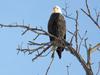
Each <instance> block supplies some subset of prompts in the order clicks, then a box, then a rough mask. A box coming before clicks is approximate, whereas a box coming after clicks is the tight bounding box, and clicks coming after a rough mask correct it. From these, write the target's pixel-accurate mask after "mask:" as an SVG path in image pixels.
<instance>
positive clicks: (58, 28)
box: [48, 6, 66, 59]
mask: <svg viewBox="0 0 100 75" xmlns="http://www.w3.org/2000/svg"><path fill="white" fill-rule="evenodd" d="M48 32H49V33H50V34H52V35H54V36H56V37H58V38H61V39H66V22H65V19H64V16H63V15H62V11H61V8H60V7H59V6H55V7H54V8H53V11H52V14H51V16H50V19H49V21H48ZM49 38H50V41H55V39H54V38H53V37H51V36H49ZM63 50H64V47H57V50H56V52H57V54H58V56H59V58H60V59H61V54H62V52H63Z"/></svg>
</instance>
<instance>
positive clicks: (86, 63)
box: [0, 0, 100, 75]
mask: <svg viewBox="0 0 100 75" xmlns="http://www.w3.org/2000/svg"><path fill="white" fill-rule="evenodd" d="M85 5H86V6H85V7H86V9H87V10H84V9H82V8H81V11H82V12H83V13H84V14H85V15H87V17H89V18H90V19H91V21H92V22H93V23H94V25H95V26H96V27H97V28H98V29H99V31H100V24H99V22H98V21H99V17H100V12H98V11H96V19H94V18H93V16H92V15H91V11H90V8H89V5H88V2H87V0H85ZM63 10H64V12H65V13H64V16H65V17H66V18H68V19H71V20H73V21H74V22H75V31H74V32H72V31H68V32H69V33H70V34H71V36H72V37H71V38H70V41H69V42H67V41H66V40H64V39H59V38H57V37H55V36H54V35H52V34H50V33H48V32H46V31H45V30H44V29H42V28H37V27H30V25H25V24H21V25H20V24H14V25H5V24H0V27H1V28H5V27H7V28H21V29H24V30H25V31H24V32H23V33H22V35H24V34H25V33H26V32H28V31H31V32H33V33H35V34H37V36H36V37H35V38H34V40H32V41H28V44H27V45H28V46H27V47H26V48H23V47H22V46H18V48H17V50H18V53H19V52H20V51H21V52H24V53H28V54H29V55H30V54H34V53H37V55H36V56H35V57H34V58H32V61H34V60H36V59H37V58H38V57H45V56H47V55H48V54H50V53H52V58H51V59H52V60H51V62H50V64H49V66H48V68H47V71H46V74H45V75H47V74H48V71H49V69H50V66H51V65H52V63H53V60H54V54H55V51H53V52H52V51H51V50H50V51H49V52H48V53H47V54H45V52H46V51H47V50H48V49H49V48H50V47H51V46H52V45H53V44H54V42H49V41H48V42H45V41H44V42H42V43H38V42H35V40H36V39H37V38H38V37H39V36H41V35H43V36H44V37H45V36H52V37H54V38H55V39H57V41H58V43H57V44H56V46H62V47H65V50H66V51H69V52H70V53H71V54H72V55H73V56H74V57H76V58H77V60H78V61H79V62H80V63H81V65H82V67H83V69H84V70H85V72H86V75H94V74H93V69H92V67H91V65H92V63H91V62H92V61H91V55H92V53H93V52H94V51H97V50H98V51H100V43H99V42H97V44H96V45H92V46H89V45H88V44H87V40H88V37H86V34H87V33H88V32H87V31H85V33H84V35H83V36H81V35H80V31H79V28H78V26H79V22H78V19H79V11H78V10H76V17H71V16H68V13H67V12H68V11H67V4H66V5H65V7H64V8H63ZM73 41H75V46H73ZM59 42H60V43H59ZM68 43H70V45H68ZM82 43H84V47H85V49H86V51H87V54H86V55H87V60H85V59H84V58H83V57H82V55H81V53H80V51H81V46H82ZM31 46H35V48H33V47H31ZM44 54H45V55H44ZM68 68H69V67H68V66H67V71H68ZM99 71H100V63H99V67H98V71H97V73H96V75H98V74H99ZM68 75H69V71H68Z"/></svg>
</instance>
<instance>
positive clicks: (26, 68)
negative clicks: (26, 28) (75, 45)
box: [0, 0, 100, 75]
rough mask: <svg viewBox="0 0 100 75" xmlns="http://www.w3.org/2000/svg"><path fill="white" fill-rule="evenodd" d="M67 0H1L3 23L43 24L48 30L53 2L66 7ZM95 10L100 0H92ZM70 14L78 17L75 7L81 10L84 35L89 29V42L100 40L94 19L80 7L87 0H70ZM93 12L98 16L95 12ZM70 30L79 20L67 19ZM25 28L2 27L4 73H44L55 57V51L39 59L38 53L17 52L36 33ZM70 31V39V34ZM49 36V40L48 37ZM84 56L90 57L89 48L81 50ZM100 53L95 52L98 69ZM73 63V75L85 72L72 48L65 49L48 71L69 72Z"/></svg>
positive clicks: (1, 72)
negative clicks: (70, 49)
mask: <svg viewBox="0 0 100 75" xmlns="http://www.w3.org/2000/svg"><path fill="white" fill-rule="evenodd" d="M64 1H65V0H0V23H1V24H15V23H16V22H17V23H18V24H22V22H23V20H24V23H25V24H31V25H32V26H33V27H36V26H37V27H42V28H44V29H45V30H47V23H48V20H49V17H50V14H51V10H52V8H53V6H55V5H59V6H60V7H64ZM88 2H89V6H91V11H93V10H94V8H96V9H97V10H99V11H100V4H99V3H100V0H92V1H91V0H89V1H88ZM67 3H68V14H69V15H70V14H72V16H73V17H75V11H76V10H79V15H80V16H79V17H80V18H79V24H80V26H79V28H80V32H81V35H83V33H84V32H85V30H88V33H87V36H88V38H89V40H88V42H89V43H91V44H96V43H97V42H100V35H99V34H100V31H99V30H98V29H97V28H96V26H95V25H94V23H93V22H92V21H91V20H90V19H89V18H87V16H86V15H84V14H83V13H82V11H81V10H80V8H84V9H85V7H84V5H85V3H84V0H77V1H76V0H72V1H71V0H68V1H67ZM92 15H93V16H94V18H95V15H94V12H93V13H92ZM99 21H100V20H99ZM66 22H67V28H68V30H71V31H74V27H75V26H74V25H75V23H74V22H73V21H72V20H69V19H66ZM22 31H23V30H21V29H17V28H13V29H9V28H5V29H0V75H44V74H45V72H46V69H47V67H48V65H49V62H50V60H51V57H50V56H51V55H48V56H47V57H45V58H39V59H37V60H36V61H35V62H32V61H31V59H32V57H33V56H34V55H27V54H23V53H19V54H18V55H17V50H16V48H17V46H18V44H21V43H24V45H26V44H27V41H29V40H32V38H34V37H35V35H34V34H33V33H30V32H28V33H26V34H25V35H24V36H21V33H22ZM68 35H69V34H67V40H69V39H70V36H68ZM44 39H45V40H44ZM48 40H49V39H48V37H46V38H44V37H42V39H38V42H41V41H48ZM81 53H82V56H83V57H86V54H85V53H86V52H85V49H84V48H83V49H82V50H81ZM99 57H100V53H98V52H94V53H93V56H92V58H93V59H92V60H93V63H94V64H93V68H94V73H96V71H97V66H98V61H100V58H99ZM67 65H70V68H69V72H70V75H85V72H84V70H83V68H82V66H81V64H80V63H79V62H78V61H77V60H76V58H75V57H74V56H72V55H71V54H70V53H69V52H65V51H64V52H63V56H62V59H61V60H59V59H58V56H57V54H56V56H55V60H54V62H53V64H52V67H51V69H50V71H49V74H48V75H67V69H66V66H67Z"/></svg>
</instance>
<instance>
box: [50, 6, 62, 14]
mask: <svg viewBox="0 0 100 75" xmlns="http://www.w3.org/2000/svg"><path fill="white" fill-rule="evenodd" d="M52 13H60V14H62V11H61V8H60V7H59V6H57V5H56V6H54V7H53V10H52Z"/></svg>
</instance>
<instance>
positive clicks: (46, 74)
mask: <svg viewBox="0 0 100 75" xmlns="http://www.w3.org/2000/svg"><path fill="white" fill-rule="evenodd" d="M53 61H54V57H53V58H52V59H51V62H50V64H49V66H48V68H47V70H46V73H45V75H48V72H49V70H50V67H51V65H52V63H53Z"/></svg>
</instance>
